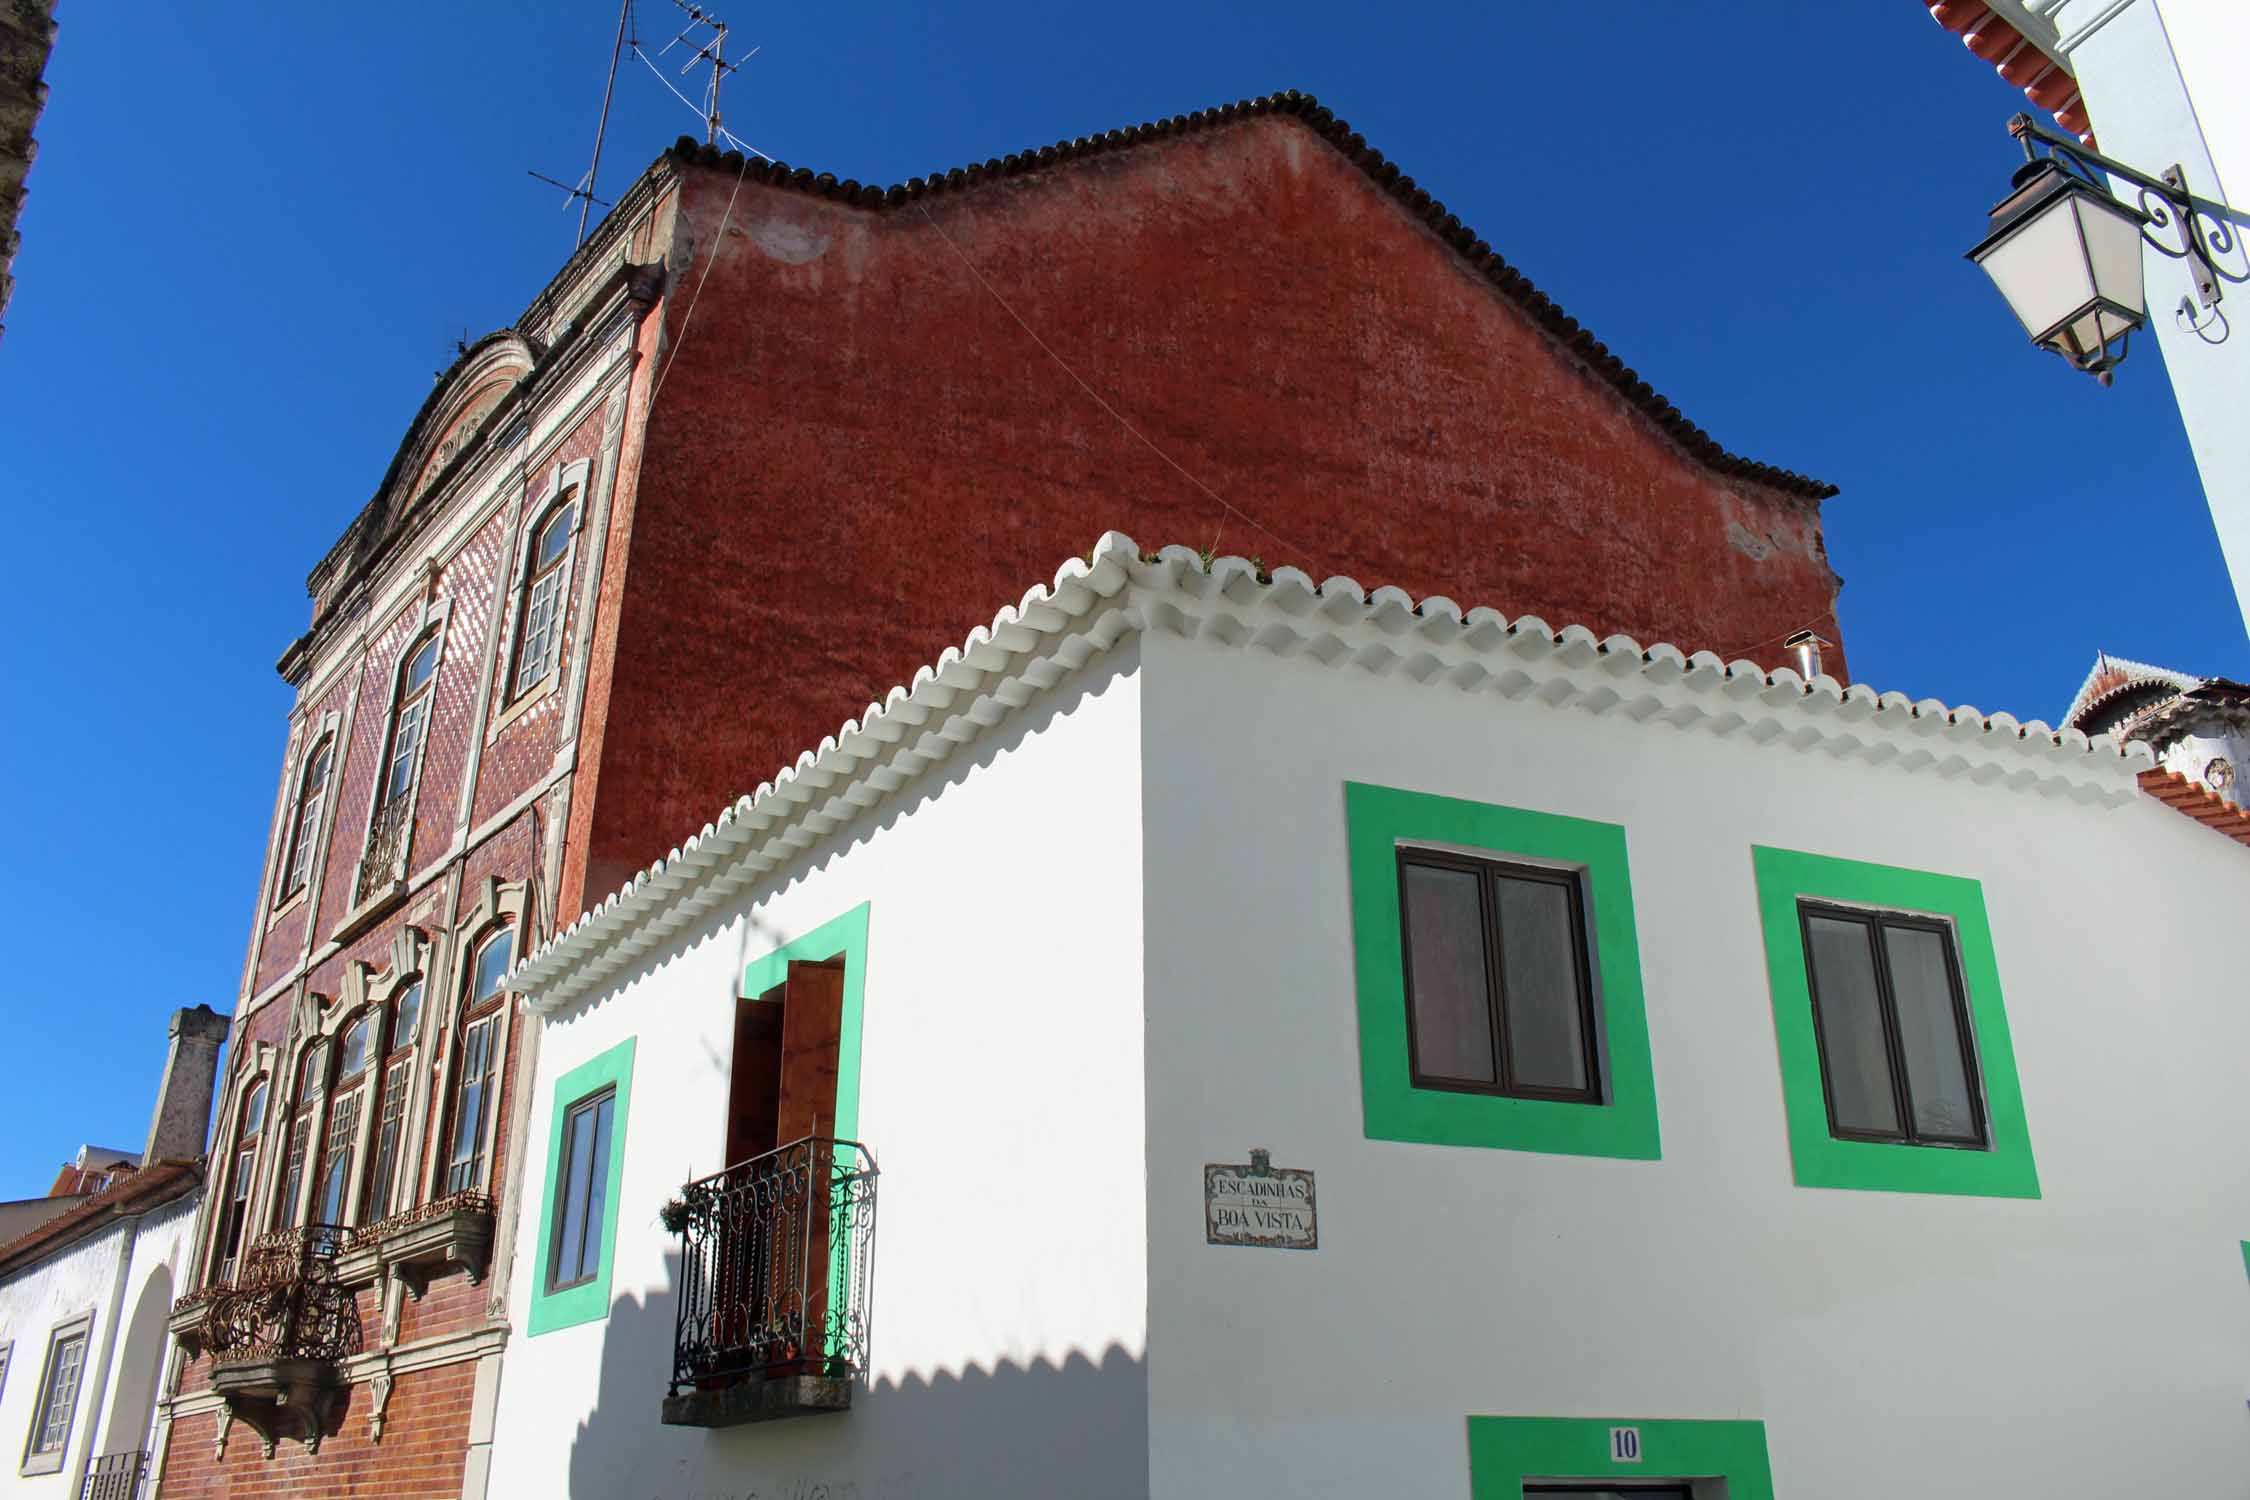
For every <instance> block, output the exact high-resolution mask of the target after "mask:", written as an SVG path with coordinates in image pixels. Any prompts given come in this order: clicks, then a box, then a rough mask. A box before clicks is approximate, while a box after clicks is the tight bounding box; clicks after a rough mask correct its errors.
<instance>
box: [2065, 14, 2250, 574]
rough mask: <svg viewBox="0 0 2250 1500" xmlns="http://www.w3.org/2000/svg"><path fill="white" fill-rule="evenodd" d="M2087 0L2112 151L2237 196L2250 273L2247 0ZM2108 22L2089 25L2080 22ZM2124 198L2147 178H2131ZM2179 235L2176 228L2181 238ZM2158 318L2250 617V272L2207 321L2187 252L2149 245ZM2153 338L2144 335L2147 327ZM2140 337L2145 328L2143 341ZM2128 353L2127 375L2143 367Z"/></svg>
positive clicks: (2234, 263) (2237, 252) (2224, 285)
mask: <svg viewBox="0 0 2250 1500" xmlns="http://www.w3.org/2000/svg"><path fill="white" fill-rule="evenodd" d="M2107 9H2108V8H2107V7H2097V6H2095V5H2093V4H2090V3H2085V0H2080V3H2076V4H2072V5H2070V6H2067V7H2066V8H2065V9H2064V11H2063V13H2062V17H2063V19H2062V24H2063V27H2064V30H2065V32H2066V39H2067V40H2073V41H2074V42H2075V44H2074V45H2073V46H2072V47H2071V50H2070V53H2069V56H2070V61H2071V66H2072V68H2073V69H2074V70H2075V71H2076V73H2077V77H2078V85H2079V89H2080V91H2081V92H2082V93H2083V94H2084V95H2085V98H2086V105H2087V109H2088V112H2089V115H2090V117H2091V119H2092V120H2093V124H2094V130H2095V133H2096V134H2097V136H2098V137H2099V138H2100V141H2101V148H2102V150H2103V152H2104V153H2105V154H2107V155H2109V156H2112V157H2115V158H2116V159H2118V160H2120V161H2123V162H2126V163H2128V164H2130V165H2132V166H2134V167H2137V168H2138V169H2140V170H2141V171H2143V172H2146V173H2148V174H2150V175H2151V176H2161V175H2162V174H2163V172H2164V170H2165V169H2166V168H2167V167H2170V166H2173V165H2175V164H2177V165H2178V166H2180V167H2181V168H2182V170H2183V171H2184V172H2185V174H2186V177H2187V183H2188V187H2189V189H2190V190H2191V191H2192V192H2194V193H2195V194H2196V195H2197V196H2199V197H2202V198H2206V199H2211V200H2214V201H2217V202H2223V203H2226V204H2229V205H2231V207H2232V209H2233V219H2234V225H2235V231H2234V232H2235V247H2234V250H2233V252H2232V253H2231V254H2228V255H2223V256H2220V257H2217V259H2218V261H2219V264H2220V265H2221V267H2222V268H2223V269H2224V270H2227V271H2231V272H2232V273H2233V275H2234V276H2236V277H2243V276H2246V275H2250V98H2246V96H2245V91H2244V90H2243V88H2242V70H2243V64H2244V60H2245V59H2246V58H2250V7H2245V6H2243V5H2242V4H2241V3H2239V0H2162V3H2161V4H2159V3H2158V0H2136V3H2133V4H2129V5H2127V6H2125V7H2124V8H2123V9H2122V10H2119V11H2117V13H2116V14H2114V15H2108V16H2107V18H2106V19H2103V17H2104V16H2105V15H2106V13H2107ZM2094 21H2099V23H2100V24H2099V25H2098V26H2095V28H2094V29H2093V30H2092V31H2091V32H2090V33H2087V34H2084V35H2083V37H2082V38H2080V37H2078V36H2077V34H2076V33H2075V32H2074V30H2073V28H2074V27H2077V26H2081V25H2085V24H2088V23H2090V22H2094ZM2118 186H2119V188H2120V189H2121V190H2122V196H2123V197H2124V199H2125V201H2127V202H2129V203H2130V202H2133V201H2135V200H2136V197H2137V190H2135V189H2133V188H2132V187H2131V186H2130V185H2128V184H2123V183H2120V184H2118ZM2173 243H2176V241H2173ZM2142 259H2143V262H2144V266H2145V270H2146V274H2147V280H2148V321H2149V328H2150V329H2151V330H2153V331H2154V333H2155V335H2156V341H2157V343H2158V344H2159V345H2160V346H2161V347H2162V349H2163V351H2164V365H2165V368H2166V369H2167V370H2168V371H2169V372H2170V375H2171V380H2172V389H2173V393H2174V395H2175V396H2176V397H2177V399H2178V401H2179V407H2180V419H2181V421H2182V422H2183V423H2184V424H2185V426H2186V428H2187V436H2188V445H2189V447H2190V448H2191V449H2192V451H2193V452H2194V454H2195V463H2196V469H2197V472H2198V474H2199V475H2200V476H2201V478H2202V481H2203V490H2204V494H2205V496H2206V497H2207V498H2208V500H2209V502H2210V506H2211V518H2212V520H2213V522H2214V523H2215V524H2216V525H2217V527H2218V532H2219V543H2220V546H2221V548H2222V550H2223V551H2224V552H2225V554H2226V559H2227V568H2228V571H2229V573H2230V574H2231V575H2232V577H2233V579H2234V587H2235V596H2236V598H2237V600H2238V601H2240V602H2241V603H2242V607H2243V613H2244V616H2245V618H2246V619H2250V423H2245V422H2244V421H2243V420H2242V413H2243V411H2245V410H2246V409H2250V281H2239V280H2238V281H2229V280H2222V282H2221V289H2222V293H2223V296H2222V300H2221V301H2220V303H2219V305H2218V307H2217V308H2216V309H2213V310H2210V311H2209V312H2206V311H2205V310H2203V309H2201V308H2200V307H2199V308H2198V309H2197V316H2198V318H2199V319H2204V320H2207V326H2205V327H2203V328H2202V329H2200V330H2197V329H2194V328H2191V327H2189V326H2187V325H2185V324H2183V323H2182V322H2181V321H2180V320H2179V318H2178V317H2177V316H2176V309H2177V308H2178V306H2179V303H2180V299H2181V298H2182V297H2183V296H2187V295H2190V294H2191V293H2192V290H2193V287H2192V283H2191V282H2190V280H2189V278H2188V273H2187V270H2186V268H2185V266H2184V264H2183V263H2182V262H2181V261H2179V260H2177V259H2168V258H2166V257H2165V256H2163V255H2161V254H2159V253H2158V252H2157V251H2155V250H2153V249H2151V250H2146V251H2144V253H2143V256H2142ZM2142 337H2144V338H2145V335H2143V336H2142ZM2136 342H2138V340H2136ZM2137 363H2138V361H2137V360H2129V361H2128V362H2127V363H2126V365H2125V367H2124V368H2123V370H2122V372H2121V373H2120V374H2119V376H2118V378H2119V379H2121V380H2131V379H2135V378H2136V372H2135V369H2134V366H2135V364H2137Z"/></svg>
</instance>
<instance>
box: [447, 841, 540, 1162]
mask: <svg viewBox="0 0 2250 1500" xmlns="http://www.w3.org/2000/svg"><path fill="white" fill-rule="evenodd" d="M534 910H535V907H534V905H533V902H532V899H531V882H530V881H528V880H521V881H513V882H506V883H503V882H502V881H501V880H500V878H499V877H498V876H494V875H487V876H486V877H485V878H484V880H483V881H482V882H481V883H480V884H479V885H478V886H477V891H476V899H475V900H474V901H473V902H471V903H470V904H469V907H468V909H467V910H465V911H463V912H462V913H461V918H460V920H459V921H458V922H456V923H455V924H454V927H453V937H452V948H453V956H454V959H455V962H454V965H453V972H452V973H451V974H450V975H448V976H447V978H446V984H445V988H444V991H443V995H444V1010H445V1020H444V1022H443V1029H442V1030H441V1031H439V1032H437V1033H435V1035H436V1036H438V1037H441V1038H443V1044H444V1059H443V1062H442V1064H441V1065H440V1066H439V1067H438V1068H436V1069H433V1070H431V1079H432V1087H433V1088H434V1089H435V1090H436V1091H437V1092H436V1098H437V1101H438V1104H439V1109H438V1110H437V1111H428V1110H425V1111H424V1113H425V1114H426V1115H427V1114H431V1113H436V1114H438V1116H439V1118H438V1119H437V1120H436V1122H435V1123H434V1124H432V1125H431V1127H430V1129H429V1139H428V1140H427V1141H426V1142H425V1143H424V1146H423V1151H422V1172H423V1181H425V1182H428V1183H432V1184H435V1183H437V1182H438V1181H440V1180H441V1178H440V1174H442V1173H443V1172H444V1170H445V1162H444V1161H443V1160H442V1158H443V1156H444V1155H445V1154H446V1153H447V1152H448V1151H449V1150H450V1149H451V1147H452V1134H453V1124H454V1122H453V1119H452V1115H453V1100H454V1095H455V1094H456V1092H457V1091H458V1090H459V1088H460V1069H461V1032H462V1025H463V1022H464V1020H465V1019H466V1017H467V1015H468V1009H469V985H470V983H471V981H472V980H473V979H474V977H475V968H476V954H477V950H478V949H479V948H480V947H481V946H482V945H483V943H484V940H485V939H486V938H488V937H490V936H491V935H492V934H493V932H494V931H496V930H497V929H499V928H501V927H513V928H514V929H515V943H516V949H515V957H516V959H518V960H520V959H521V958H522V957H523V954H524V951H525V945H526V938H527V929H528V924H529V921H530V917H531V913H532V912H533V911H534ZM503 994H505V989H503ZM431 998H432V992H430V991H425V992H424V998H423V1004H422V1008H423V1011H424V1013H425V1017H426V1016H427V1013H428V1012H429V1011H430V1010H431V1009H433V1008H434V1007H433V1006H432V1005H431V1003H430V1001H431ZM513 1010H514V1002H513V1001H509V1000H503V1001H502V1003H501V1014H502V1015H503V1016H509V1015H511V1014H512V1012H513ZM423 1024H424V1025H425V1027H426V1026H428V1025H429V1024H430V1023H429V1022H428V1020H427V1019H425V1021H424V1023H423ZM514 1030H515V1028H514V1026H513V1025H512V1024H509V1022H508V1021H506V1020H503V1022H502V1023H501V1024H500V1025H499V1026H498V1027H496V1028H495V1029H494V1037H493V1043H492V1046H493V1053H492V1077H493V1079H494V1081H495V1085H496V1086H495V1087H493V1088H492V1089H490V1090H488V1091H487V1092H486V1095H485V1098H484V1101H483V1110H484V1121H485V1135H484V1138H485V1140H486V1141H487V1142H488V1145H487V1146H486V1149H485V1153H484V1161H483V1163H482V1164H481V1166H480V1167H479V1168H478V1172H477V1181H476V1183H475V1184H474V1188H473V1190H474V1191H477V1192H481V1193H490V1192H491V1191H492V1184H493V1181H494V1177H493V1168H494V1166H495V1164H496V1163H497V1160H498V1157H499V1154H500V1153H499V1151H498V1149H497V1148H498V1146H499V1144H500V1138H499V1130H500V1126H501V1124H502V1119H501V1115H500V1099H501V1096H502V1095H503V1094H505V1093H506V1092H507V1089H506V1079H507V1077H508V1062H509V1056H508V1054H509V1046H508V1043H509V1039H510V1037H511V1035H512V1034H513V1032H514Z"/></svg>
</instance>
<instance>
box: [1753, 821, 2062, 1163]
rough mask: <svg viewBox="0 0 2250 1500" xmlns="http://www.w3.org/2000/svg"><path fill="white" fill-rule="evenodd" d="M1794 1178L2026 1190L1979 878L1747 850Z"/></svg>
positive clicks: (2024, 1140)
mask: <svg viewBox="0 0 2250 1500" xmlns="http://www.w3.org/2000/svg"><path fill="white" fill-rule="evenodd" d="M1751 866H1752V870H1753V873H1754V875H1755V878H1756V883H1757V892H1758V912H1759V918H1760V921H1761V923H1762V925H1763V927H1764V929H1765V943H1766V974H1767V981H1768V984H1769V985H1770V987H1771V989H1772V994H1773V1014H1774V1033H1775V1040H1776V1043H1777V1048H1778V1052H1779V1057H1780V1062H1781V1085H1782V1103H1783V1107H1784V1110H1785V1112H1786V1115H1787V1120H1788V1127H1789V1155H1790V1163H1791V1167H1792V1170H1793V1172H1794V1175H1795V1178H1796V1181H1797V1185H1798V1186H1800V1187H1827V1188H1857V1189H1864V1190H1868V1191H1874V1192H1896V1193H1955V1194H1963V1195H1968V1196H1975V1197H1992V1198H2036V1197H2038V1196H2039V1171H2038V1167H2037V1164H2036V1163H2035V1162H2034V1160H2033V1157H2032V1150H2031V1132H2030V1127H2029V1125H2028V1123H2027V1121H2026V1119H2025V1116H2024V1107H2023V1090H2022V1087H2021V1085H2020V1084H2019V1082H2018V1081H2017V1077H2016V1062H2015V1047H2014V1044H2013V1041H2012V1039H2011V1038H2010V1036H2009V1032H2008V1013H2007V1007H2006V1004H2005V1002H2004V1000H2003V998H2002V996H2001V991H2000V966H1999V961H1998V958H1997V956H1996V955H1995V953H1994V950H1993V943H1992V927H1991V923H1990V921H1989V920H1988V919H1987V917H1986V915H1985V908H1984V889H1983V887H1982V886H1980V885H1979V884H1978V883H1977V882H1976V881H1974V880H1970V879H1965V878H1963V877H1960V876H1955V875H1941V874H1935V873H1932V872H1930V871H1927V870H1912V869H1905V868H1901V867H1899V866H1895V865H1879V864H1870V863H1867V862H1864V861H1860V860H1850V859H1838V858H1834V857H1832V856H1828V855H1820V854H1807V853H1803V852H1801V851H1798V850H1793V849H1769V848H1765V847H1762V846H1759V847H1754V848H1753V849H1752V850H1751Z"/></svg>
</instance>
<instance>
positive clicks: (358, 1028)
mask: <svg viewBox="0 0 2250 1500" xmlns="http://www.w3.org/2000/svg"><path fill="white" fill-rule="evenodd" d="M367 1022H368V1018H367V1017H366V1016H361V1017H360V1018H359V1019H358V1020H356V1021H354V1022H352V1024H351V1026H350V1028H349V1029H347V1030H346V1031H345V1032H344V1045H343V1050H342V1051H341V1052H339V1053H338V1054H337V1058H336V1078H337V1080H338V1081H339V1082H341V1081H342V1080H344V1079H346V1078H357V1077H358V1076H359V1075H360V1072H361V1071H362V1070H363V1069H365V1068H366V1066H367Z"/></svg>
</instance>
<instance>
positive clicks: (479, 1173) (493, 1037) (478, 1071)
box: [445, 927, 516, 1195]
mask: <svg viewBox="0 0 2250 1500" xmlns="http://www.w3.org/2000/svg"><path fill="white" fill-rule="evenodd" d="M515 952H516V933H515V929H514V928H512V927H503V928H501V929H500V930H499V931H498V932H495V933H494V934H492V936H490V937H488V938H486V939H485V940H484V943H483V946H481V947H479V948H478V949H477V952H476V960H475V962H474V964H473V965H472V966H471V969H470V973H471V976H472V977H471V980H470V988H469V997H468V1003H467V1004H466V1005H464V1006H463V1007H462V1012H461V1013H462V1027H461V1055H460V1058H459V1060H458V1062H457V1063H456V1065H455V1073H454V1085H453V1088H454V1093H453V1136H452V1141H453V1150H452V1154H451V1155H450V1156H449V1157H448V1158H447V1160H446V1167H445V1191H446V1192H447V1193H448V1194H449V1195H450V1194H453V1193H463V1192H467V1191H469V1190H470V1189H472V1188H475V1187H476V1186H477V1185H478V1184H479V1183H481V1182H482V1181H483V1180H484V1159H485V1152H486V1148H487V1147H488V1145H489V1144H490V1140H489V1136H490V1130H489V1126H488V1122H487V1120H486V1116H487V1115H489V1114H490V1113H491V1103H492V1090H493V1070H494V1068H495V1067H496V1065H497V1064H498V1061H499V1056H498V1054H499V1043H500V1027H501V1026H502V1025H503V1024H504V1023H505V1022H506V1020H507V1014H508V1013H507V1008H506V1007H505V1006H503V1005H501V1004H500V1003H499V1002H500V998H501V995H500V985H501V981H502V980H504V979H506V978H507V977H508V965H509V964H510V963H512V962H513V961H514V959H515Z"/></svg>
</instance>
